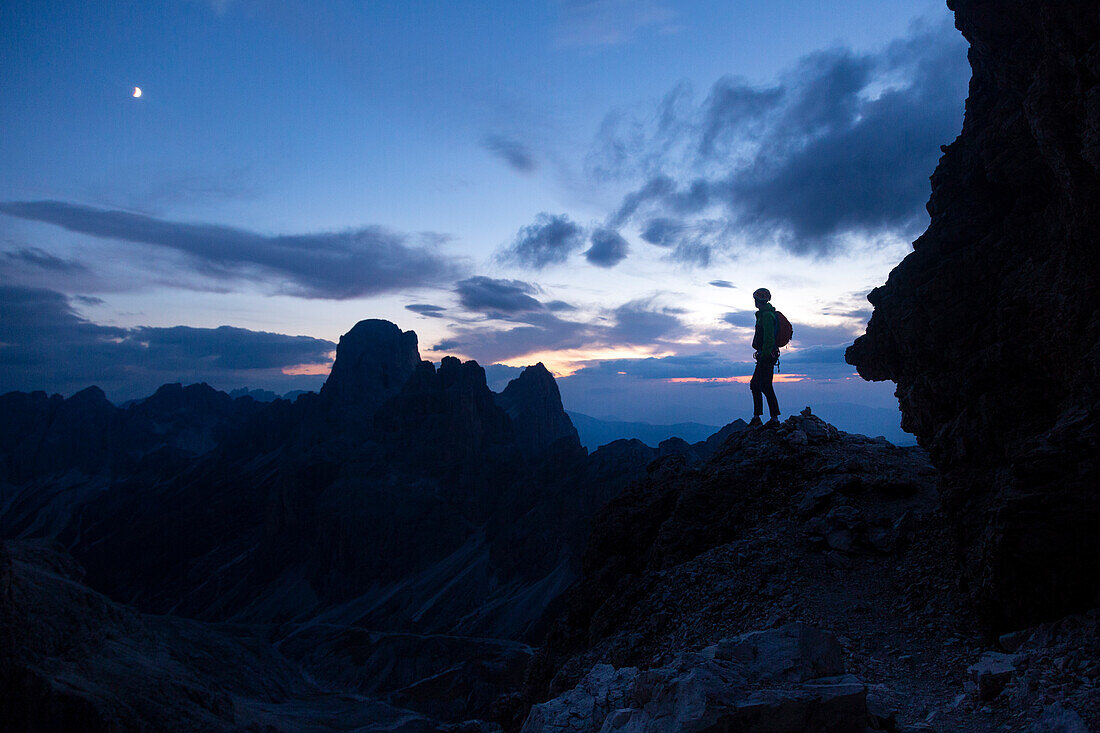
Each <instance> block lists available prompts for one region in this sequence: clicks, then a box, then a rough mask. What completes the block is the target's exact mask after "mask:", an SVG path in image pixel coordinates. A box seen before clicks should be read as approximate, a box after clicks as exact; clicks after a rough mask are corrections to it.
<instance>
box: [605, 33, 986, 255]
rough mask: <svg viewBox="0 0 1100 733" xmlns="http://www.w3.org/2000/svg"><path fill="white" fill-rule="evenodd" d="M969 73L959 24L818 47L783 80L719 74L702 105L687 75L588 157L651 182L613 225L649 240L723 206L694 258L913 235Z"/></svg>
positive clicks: (611, 126)
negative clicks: (857, 44)
mask: <svg viewBox="0 0 1100 733" xmlns="http://www.w3.org/2000/svg"><path fill="white" fill-rule="evenodd" d="M968 78H969V67H968V66H967V63H966V44H965V41H964V40H963V39H962V38H961V37H960V36H959V35H958V33H956V32H955V31H954V30H953V29H951V28H950V27H949V26H948V25H946V24H944V25H942V26H938V27H935V28H929V27H915V28H914V30H913V31H912V32H911V33H910V35H909V36H907V37H906V38H903V39H901V40H898V41H896V42H894V43H893V44H891V45H889V46H888V47H887V48H886V49H884V50H882V51H880V52H877V53H858V52H855V51H852V50H849V49H833V50H829V51H824V52H818V53H814V54H810V55H808V56H806V57H804V58H803V59H802V60H801V61H800V62H799V63H798V64H797V65H796V66H795V68H794V69H793V70H792V71H791V72H790V73H788V74H786V75H785V76H784V77H783V79H782V81H781V82H780V83H779V84H777V85H775V86H771V87H762V88H757V87H752V86H750V85H747V84H745V83H743V82H739V81H736V80H733V79H728V78H727V79H722V80H719V81H718V82H717V83H716V84H715V85H714V87H713V88H712V89H711V92H710V94H709V96H708V97H707V98H706V100H705V101H704V102H703V103H702V104H701V105H698V106H695V105H691V104H688V103H686V102H685V101H684V96H685V94H684V92H683V90H682V87H678V88H677V90H675V91H677V95H676V97H677V99H678V100H679V101H678V102H677V104H676V105H674V106H670V105H668V104H666V103H663V104H662V107H661V108H660V109H659V110H658V114H656V115H654V116H653V119H649V120H644V119H643V120H636V119H631V118H624V117H623V116H622V115H616V116H615V117H613V118H609V119H610V120H611V121H610V122H608V123H606V124H605V129H604V130H603V131H602V132H601V136H600V146H601V148H604V149H605V151H604V152H600V153H597V154H595V155H593V156H590V168H591V169H592V170H593V172H594V174H595V175H597V176H607V175H612V176H617V177H620V178H623V177H625V178H627V179H631V178H633V179H635V180H641V181H642V182H641V183H640V184H639V185H638V186H637V187H636V188H635V190H634V191H632V192H631V193H629V194H627V195H626V196H624V197H623V199H622V202H621V203H620V205H619V207H618V209H617V210H616V211H615V212H613V213H612V214H611V215H610V216H609V217H608V224H609V225H611V226H614V227H621V226H622V225H624V224H625V223H627V222H638V221H641V222H645V223H644V225H643V238H644V239H646V241H650V242H652V243H655V244H660V245H662V246H669V245H670V244H671V243H672V242H673V241H676V242H677V244H678V245H680V242H679V240H678V239H674V238H673V235H671V234H670V232H669V230H668V228H667V226H665V223H666V222H667V221H678V222H681V224H684V225H688V224H690V223H691V222H690V220H691V219H692V218H695V217H700V216H702V215H703V214H704V212H717V213H719V214H720V215H721V221H722V226H720V227H713V226H712V227H709V228H708V229H707V231H706V232H699V233H697V234H696V235H695V236H694V238H693V239H692V240H691V241H690V243H689V244H688V245H686V246H684V245H680V246H678V252H677V253H675V254H674V256H673V259H676V260H679V261H682V262H688V263H695V264H704V263H706V262H709V261H710V254H711V251H712V250H713V249H715V248H718V247H728V246H730V245H729V243H730V242H734V243H737V242H743V241H745V240H746V239H751V240H753V241H764V242H771V243H775V244H779V245H781V246H783V247H785V248H786V249H788V250H789V251H791V252H794V253H797V254H815V255H817V254H825V253H828V252H830V251H832V249H833V248H834V247H836V246H837V245H838V244H839V243H840V240H841V239H842V238H843V237H844V236H845V235H850V234H859V235H867V236H877V235H881V234H890V235H894V236H905V237H908V236H912V235H914V234H915V233H916V232H917V231H918V230H919V228H920V226H921V225H922V223H923V222H924V221H925V217H926V215H925V213H924V208H923V204H924V202H925V201H926V200H927V198H928V194H929V184H928V177H929V175H930V173H931V171H932V170H933V168H934V167H935V165H936V161H937V159H938V157H939V155H940V150H939V146H940V145H941V144H944V143H947V142H950V141H951V140H952V139H953V138H954V137H955V136H956V135H957V134H958V131H959V128H960V124H961V120H962V111H963V99H964V98H965V96H966V83H967V79H968ZM669 114H672V115H679V119H678V120H677V121H671V122H670V121H669V120H668V119H666V118H667V117H668V115H669ZM639 128H641V129H642V130H644V131H643V132H639V131H638V130H639ZM633 160H640V161H644V163H643V164H641V165H640V167H639V166H632V164H631V161H633ZM699 171H706V173H705V174H703V175H700V173H699ZM685 218H687V219H689V221H686V222H685V221H683V220H684V219H685ZM655 222H657V224H656V226H655V225H654V223H655ZM735 246H736V244H735Z"/></svg>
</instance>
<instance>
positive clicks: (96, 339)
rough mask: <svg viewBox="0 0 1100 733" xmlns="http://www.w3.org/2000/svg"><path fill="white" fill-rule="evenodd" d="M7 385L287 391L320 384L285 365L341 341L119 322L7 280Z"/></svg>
mask: <svg viewBox="0 0 1100 733" xmlns="http://www.w3.org/2000/svg"><path fill="white" fill-rule="evenodd" d="M0 343H2V344H3V348H0V392H7V391H10V390H34V389H42V390H47V391H58V392H62V393H69V392H75V391H77V390H79V389H82V388H84V387H87V386H89V385H91V384H97V385H99V386H100V387H102V388H103V389H104V390H105V391H106V392H107V393H108V395H110V396H111V397H112V398H115V399H126V398H132V397H139V396H142V395H145V394H149V393H151V392H152V391H153V390H155V389H156V388H157V387H158V386H160V385H161V384H163V383H165V382H176V381H183V382H188V383H190V382H198V381H206V382H209V383H211V384H213V385H214V386H217V387H221V388H226V389H228V388H230V387H240V386H246V385H249V386H256V387H265V388H273V389H275V391H283V392H285V391H287V390H288V389H293V388H295V387H298V388H303V387H310V386H313V387H315V386H317V385H316V384H314V383H315V382H318V381H319V379H321V378H323V376H322V377H313V378H311V379H303V378H301V377H294V376H289V375H285V374H283V373H282V371H281V370H282V369H283V368H285V367H292V366H298V365H302V364H309V365H321V366H324V365H327V364H328V363H330V361H331V354H332V352H333V351H334V350H335V349H336V344H334V343H332V342H331V341H325V340H323V339H316V338H312V337H309V336H287V335H284V334H278V333H267V332H262V331H250V330H247V329H243V328H233V327H230V326H222V327H220V328H191V327H188V326H175V327H170V328H153V327H147V326H142V327H138V328H119V327H116V326H103V325H99V324H96V323H92V322H90V321H88V320H86V319H84V318H83V317H81V316H80V315H79V314H78V313H77V312H76V311H75V310H73V308H72V306H71V305H70V302H69V299H68V298H66V297H65V296H64V295H62V294H61V293H58V292H55V291H52V290H43V289H37V288H22V287H10V286H0Z"/></svg>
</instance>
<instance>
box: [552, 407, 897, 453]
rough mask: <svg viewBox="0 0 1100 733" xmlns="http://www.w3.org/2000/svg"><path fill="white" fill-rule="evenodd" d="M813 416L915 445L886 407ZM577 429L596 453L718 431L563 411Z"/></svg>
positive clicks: (827, 410) (829, 410) (820, 411)
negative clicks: (622, 444)
mask: <svg viewBox="0 0 1100 733" xmlns="http://www.w3.org/2000/svg"><path fill="white" fill-rule="evenodd" d="M810 407H811V409H812V410H813V412H814V414H815V415H821V416H822V418H823V419H824V420H826V421H827V422H829V423H832V424H833V425H836V426H837V427H838V428H840V429H841V430H844V431H846V432H849V433H858V434H860V435H871V436H880V435H881V436H882V437H884V438H886V439H887V440H889V441H890V442H891V443H893V444H894V445H916V444H917V441H916V438H914V437H913V436H912V435H910V434H909V433H907V432H905V431H904V430H902V429H901V413H900V412H899V411H898V410H893V409H890V408H886V407H868V406H867V405H856V404H852V403H847V402H831V403H826V404H821V405H810ZM566 412H567V413H568V415H569V418H570V419H571V420H572V421H573V425H574V426H575V427H576V428H577V434H578V435H579V436H580V440H581V445H583V446H584V447H585V448H587V449H588V450H596V448H599V447H600V446H601V445H607V444H608V443H610V442H612V441H615V440H624V439H625V440H640V441H642V442H643V443H645V444H646V445H649V446H654V447H655V446H657V445H660V443H661V442H662V441H665V440H668V439H669V438H680V439H682V440H685V441H687V442H688V443H697V442H699V441H700V440H705V439H706V438H707V437H709V436H711V435H713V434H714V433H716V432H718V430H720V427H719V426H717V425H703V424H702V423H696V422H681V423H673V424H671V425H653V424H650V423H644V422H628V421H625V420H614V419H606V420H601V419H600V418H598V417H592V416H591V415H585V414H584V413H581V412H573V411H572V410H566Z"/></svg>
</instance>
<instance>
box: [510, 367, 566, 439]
mask: <svg viewBox="0 0 1100 733" xmlns="http://www.w3.org/2000/svg"><path fill="white" fill-rule="evenodd" d="M497 404H498V405H500V406H501V407H502V408H503V409H504V412H506V413H507V414H508V417H509V419H511V421H512V425H514V426H515V430H516V442H517V443H518V444H519V447H520V450H522V451H524V453H525V454H527V455H529V456H534V455H537V454H538V453H540V452H542V451H543V450H545V449H546V448H547V447H549V446H551V445H553V444H554V443H556V442H558V441H559V440H561V441H565V442H567V443H569V444H570V445H575V446H579V445H580V438H578V437H577V429H576V428H575V427H573V422H572V421H571V420H570V419H569V416H568V415H566V414H565V408H563V407H562V404H561V394H560V393H559V392H558V385H557V383H556V382H554V377H553V375H551V374H550V372H549V371H548V370H547V369H546V367H545V366H543V365H542V362H539V363H538V364H535V365H534V366H529V367H527V368H526V369H524V370H523V372H522V373H521V374H520V375H519V376H518V377H516V378H515V379H513V380H512V381H511V382H509V383H508V386H507V387H505V388H504V391H503V392H501V393H500V394H499V395H497Z"/></svg>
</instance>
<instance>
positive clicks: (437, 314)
mask: <svg viewBox="0 0 1100 733" xmlns="http://www.w3.org/2000/svg"><path fill="white" fill-rule="evenodd" d="M405 310H410V311H412V312H413V313H419V314H420V315H422V316H427V317H428V318H442V317H443V313H444V312H446V310H447V309H446V308H444V307H443V306H441V305H430V304H428V303H410V304H409V305H407V306H405Z"/></svg>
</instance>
